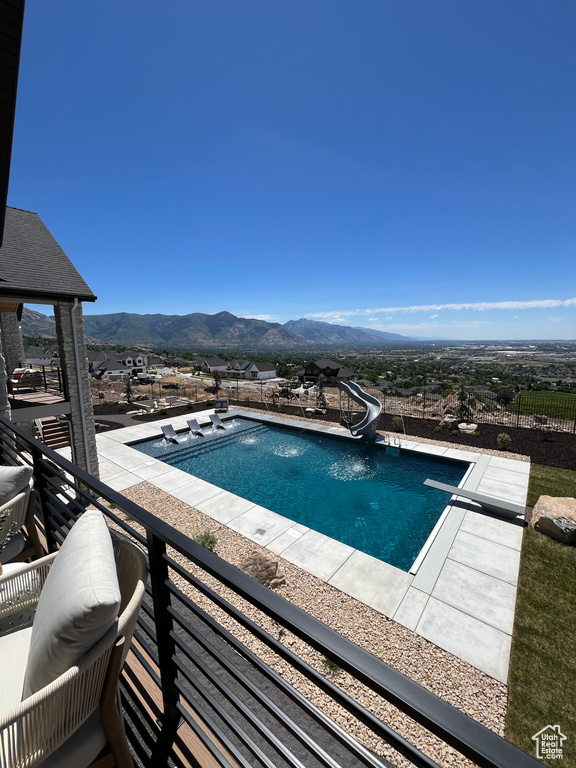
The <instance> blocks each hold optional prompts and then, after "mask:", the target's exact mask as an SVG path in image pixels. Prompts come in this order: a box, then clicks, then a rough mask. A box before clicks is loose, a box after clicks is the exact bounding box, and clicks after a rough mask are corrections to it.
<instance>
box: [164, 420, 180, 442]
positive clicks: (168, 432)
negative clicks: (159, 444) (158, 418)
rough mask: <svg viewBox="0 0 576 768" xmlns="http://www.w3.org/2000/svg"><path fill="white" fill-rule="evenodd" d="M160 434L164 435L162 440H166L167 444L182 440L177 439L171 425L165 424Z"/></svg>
mask: <svg viewBox="0 0 576 768" xmlns="http://www.w3.org/2000/svg"><path fill="white" fill-rule="evenodd" d="M162 434H163V435H164V440H168V442H169V443H180V442H182V438H181V437H178V435H177V434H176V432H175V431H174V427H173V426H172V424H167V425H166V426H165V427H162Z"/></svg>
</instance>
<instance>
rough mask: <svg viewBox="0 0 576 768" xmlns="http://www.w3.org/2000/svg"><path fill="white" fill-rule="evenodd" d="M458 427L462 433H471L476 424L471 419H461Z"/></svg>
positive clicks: (474, 429)
mask: <svg viewBox="0 0 576 768" xmlns="http://www.w3.org/2000/svg"><path fill="white" fill-rule="evenodd" d="M458 429H459V430H460V432H461V433H462V434H463V435H473V434H474V432H476V430H477V429H478V424H473V423H472V422H471V421H463V422H461V423H460V424H458Z"/></svg>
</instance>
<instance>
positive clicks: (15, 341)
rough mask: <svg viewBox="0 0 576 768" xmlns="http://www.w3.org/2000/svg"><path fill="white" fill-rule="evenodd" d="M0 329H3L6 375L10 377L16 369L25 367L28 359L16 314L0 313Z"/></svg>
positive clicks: (3, 353)
mask: <svg viewBox="0 0 576 768" xmlns="http://www.w3.org/2000/svg"><path fill="white" fill-rule="evenodd" d="M0 327H1V329H2V355H3V357H4V362H5V364H6V373H7V374H8V376H10V375H11V374H12V371H13V370H14V368H21V367H22V366H23V365H24V361H25V359H26V355H25V354H24V344H23V342H22V332H21V330H20V323H19V322H18V318H17V317H16V313H15V312H0Z"/></svg>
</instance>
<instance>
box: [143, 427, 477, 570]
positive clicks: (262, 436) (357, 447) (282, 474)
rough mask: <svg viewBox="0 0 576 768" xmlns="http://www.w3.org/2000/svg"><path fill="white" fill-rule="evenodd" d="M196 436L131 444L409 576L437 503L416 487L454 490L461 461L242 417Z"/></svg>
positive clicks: (439, 497)
mask: <svg viewBox="0 0 576 768" xmlns="http://www.w3.org/2000/svg"><path fill="white" fill-rule="evenodd" d="M225 423H226V426H227V429H226V430H225V431H224V430H217V431H216V430H214V431H211V430H210V428H208V429H207V434H206V436H205V437H197V436H194V435H191V434H188V435H187V436H186V437H185V439H184V440H183V442H182V443H180V444H179V445H173V444H170V443H167V442H166V441H165V440H164V439H163V438H160V439H158V438H156V439H153V440H148V441H146V442H142V443H136V444H133V445H132V446H131V447H132V448H135V449H137V450H139V451H141V452H143V453H145V454H147V455H149V456H153V457H154V458H157V459H160V460H162V461H164V462H165V463H166V464H169V465H171V466H173V467H177V468H178V469H181V470H183V471H184V472H188V473H189V474H191V475H194V476H195V477H200V478H202V479H203V480H206V481H208V482H210V483H213V484H214V485H217V486H219V487H220V488H223V489H224V490H227V491H230V492H231V493H234V494H236V495H238V496H241V497H243V498H245V499H248V500H250V501H253V502H254V503H255V504H259V505H260V506H263V507H266V508H267V509H270V510H272V511H274V512H277V513H278V514H280V515H283V516H285V517H287V518H289V519H291V520H294V521H296V522H298V523H301V524H302V525H305V526H307V527H309V528H312V529H314V530H316V531H319V532H320V533H324V534H325V535H327V536H330V537H331V538H333V539H337V540H338V541H341V542H343V543H344V544H348V545H349V546H352V547H354V548H355V549H359V550H361V551H362V552H366V553H367V554H369V555H372V556H373V557H377V558H378V559H380V560H383V561H384V562H387V563H390V564H391V565H394V566H396V567H397V568H400V569H402V570H404V571H408V570H409V569H410V566H411V565H412V563H413V562H414V560H415V558H416V557H417V555H418V553H419V552H420V550H421V549H422V547H423V546H424V544H425V542H426V540H427V538H428V536H429V535H430V533H431V531H432V529H433V528H434V525H435V524H436V522H437V520H438V518H439V517H440V515H441V514H442V511H443V510H444V508H445V506H446V503H447V497H446V494H445V493H443V492H442V491H437V490H435V489H433V488H428V487H427V486H424V485H423V484H422V483H423V482H424V480H425V479H426V478H428V477H429V478H432V479H434V480H439V481H441V482H445V483H449V484H451V485H458V484H459V482H460V481H461V480H462V478H463V476H464V474H465V472H466V470H467V469H468V464H467V463H465V462H461V461H455V460H452V459H445V458H441V457H436V456H430V455H422V454H417V453H415V452H414V451H404V450H398V449H390V448H385V447H384V446H381V445H372V444H370V443H364V442H360V441H352V440H349V439H342V438H338V437H335V436H330V435H325V434H319V433H317V432H314V433H311V432H308V431H304V430H298V429H292V428H286V427H280V426H270V425H268V424H266V425H265V424H262V423H259V422H255V421H251V420H248V419H241V418H235V419H233V420H231V421H227V422H225Z"/></svg>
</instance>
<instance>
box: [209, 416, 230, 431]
mask: <svg viewBox="0 0 576 768" xmlns="http://www.w3.org/2000/svg"><path fill="white" fill-rule="evenodd" d="M210 421H211V422H212V426H213V427H214V429H226V427H225V426H224V424H223V423H222V419H221V418H220V416H218V414H217V413H211V414H210Z"/></svg>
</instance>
